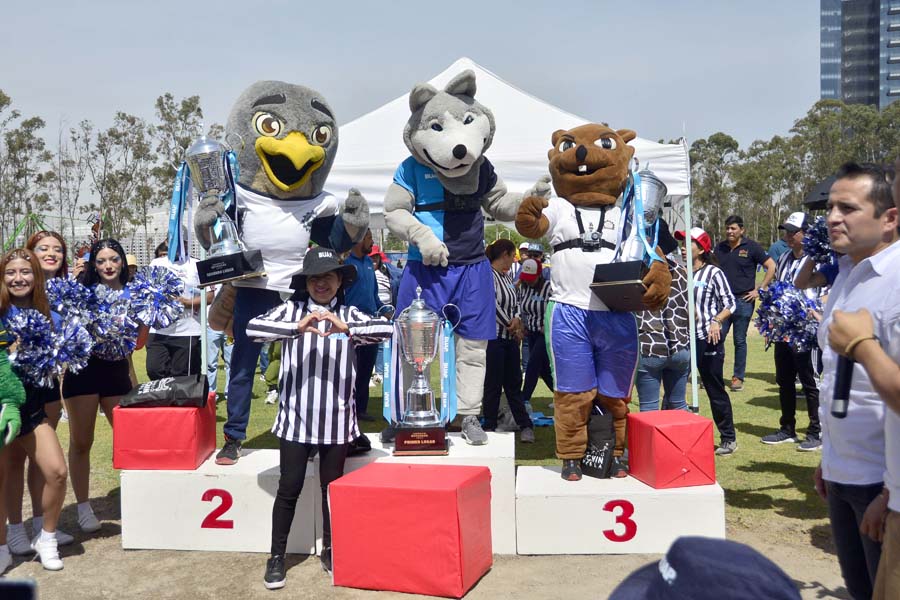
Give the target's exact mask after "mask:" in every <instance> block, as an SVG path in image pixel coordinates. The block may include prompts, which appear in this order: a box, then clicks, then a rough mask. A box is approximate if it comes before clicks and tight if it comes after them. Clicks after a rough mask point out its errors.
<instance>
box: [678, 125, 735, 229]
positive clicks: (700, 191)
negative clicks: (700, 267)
mask: <svg viewBox="0 0 900 600" xmlns="http://www.w3.org/2000/svg"><path fill="white" fill-rule="evenodd" d="M690 159H691V179H692V180H693V181H692V184H691V189H692V190H693V192H692V196H691V197H692V199H693V202H694V205H695V206H696V207H697V209H698V210H697V213H698V216H700V217H701V220H702V221H704V223H703V226H704V227H706V228H707V229H708V230H709V231H710V233H712V235H713V237H716V233H718V232H721V231H722V229H723V224H724V221H725V217H726V216H727V215H728V214H729V212H731V198H732V196H731V193H732V182H731V179H730V177H729V169H730V167H731V165H732V164H733V163H734V161H735V160H737V159H738V143H737V140H735V139H734V138H733V137H731V136H730V135H728V134H725V133H722V132H718V133H714V134H712V135H711V136H709V138H707V139H699V140H696V141H695V142H694V143H693V144H691V149H690ZM704 216H705V218H702V217H704Z"/></svg>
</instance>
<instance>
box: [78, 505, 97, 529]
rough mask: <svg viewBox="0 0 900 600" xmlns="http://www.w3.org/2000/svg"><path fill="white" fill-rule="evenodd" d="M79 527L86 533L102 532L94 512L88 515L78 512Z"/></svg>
mask: <svg viewBox="0 0 900 600" xmlns="http://www.w3.org/2000/svg"><path fill="white" fill-rule="evenodd" d="M78 526H79V527H81V530H82V531H83V532H85V533H94V532H95V531H100V521H98V520H97V516H96V515H95V514H94V511H93V510H91V511H90V512H87V513H82V512H81V511H78Z"/></svg>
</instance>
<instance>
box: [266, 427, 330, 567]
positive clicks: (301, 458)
mask: <svg viewBox="0 0 900 600" xmlns="http://www.w3.org/2000/svg"><path fill="white" fill-rule="evenodd" d="M279 445H280V457H281V479H279V480H278V493H277V494H275V504H274V505H273V506H272V556H275V555H280V556H284V554H285V552H286V550H287V539H288V534H290V532H291V523H292V522H293V520H294V510H295V509H296V508H297V498H299V497H300V492H301V491H303V480H304V479H305V478H306V462H307V461H308V460H309V453H310V452H311V451H312V449H313V448H316V447H317V446H316V444H301V443H300V442H291V441H289V440H279ZM318 449H319V479H321V481H322V525H323V531H322V545H323V547H325V548H329V547H331V516H330V515H329V513H328V484H329V483H331V482H332V481H334V480H335V479H337V478H338V477H340V476H341V475H343V474H344V459H345V458H347V444H329V445H320V446H318Z"/></svg>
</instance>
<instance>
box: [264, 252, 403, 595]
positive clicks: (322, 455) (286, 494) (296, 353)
mask: <svg viewBox="0 0 900 600" xmlns="http://www.w3.org/2000/svg"><path fill="white" fill-rule="evenodd" d="M355 279H356V268H355V267H353V266H352V265H342V264H341V263H340V261H339V260H338V257H337V255H336V254H335V253H334V251H332V250H329V249H327V248H313V249H311V250H310V251H309V252H307V253H306V257H305V258H304V260H303V270H302V271H301V272H300V274H299V275H296V276H294V279H293V281H292V283H291V287H292V288H294V289H295V290H297V292H296V293H295V294H294V296H292V297H291V299H290V300H288V301H287V302H285V303H284V304H282V305H281V306H277V307H275V308H273V309H272V310H270V311H269V312H267V313H266V314H264V315H262V316H260V317H256V318H255V319H253V320H251V321H250V323H249V324H248V325H247V336H248V337H250V338H252V339H254V340H256V341H261V342H266V341H272V340H284V341H283V344H282V349H281V373H280V374H279V381H278V396H279V398H278V400H279V406H278V415H277V417H276V418H275V425H274V426H273V427H272V433H274V434H275V435H276V436H277V437H278V438H279V448H280V459H281V478H280V480H279V482H278V492H277V494H276V495H275V503H274V505H273V506H272V548H271V553H272V555H271V557H270V558H269V560H268V562H267V563H266V574H265V578H264V583H265V586H266V587H267V588H268V589H278V588H281V587H284V582H285V569H284V554H285V551H286V548H287V539H288V534H289V533H290V530H291V522H292V521H293V519H294V509H295V508H296V506H297V498H299V497H300V492H301V491H302V490H303V480H304V477H306V464H307V460H308V459H309V457H310V453H311V451H312V450H313V449H314V448H315V449H317V450H318V453H319V479H320V480H321V482H322V523H323V533H322V555H321V557H320V558H321V561H322V567H323V568H324V569H325V570H326V571H328V572H330V571H331V519H330V515H329V512H328V484H329V483H331V482H332V481H334V480H335V479H337V478H338V477H340V476H341V475H343V474H344V459H345V458H346V456H347V445H348V444H349V442H350V441H351V440H353V439H354V438H356V437H359V435H360V433H359V428H358V425H357V422H356V408H355V407H356V403H355V402H354V399H353V392H354V389H355V383H356V381H355V380H356V361H355V352H354V349H355V348H356V347H357V346H359V345H362V344H374V343H378V342H381V341H383V340H385V339H387V338H389V337H390V336H391V333H392V332H393V330H394V328H393V325H392V324H391V322H390V321H388V320H387V319H384V318H378V317H372V316H369V315H367V314H365V313H363V312H362V311H360V310H359V309H357V308H355V307H352V306H345V305H344V304H343V289H344V288H346V287H347V286H348V285H350V284H352V283H353V281H354V280H355Z"/></svg>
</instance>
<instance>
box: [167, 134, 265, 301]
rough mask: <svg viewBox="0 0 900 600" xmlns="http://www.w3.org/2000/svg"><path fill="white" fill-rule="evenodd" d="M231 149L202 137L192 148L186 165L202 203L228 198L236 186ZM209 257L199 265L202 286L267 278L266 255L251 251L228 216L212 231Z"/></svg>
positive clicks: (187, 156) (221, 218) (224, 216)
mask: <svg viewBox="0 0 900 600" xmlns="http://www.w3.org/2000/svg"><path fill="white" fill-rule="evenodd" d="M227 153H228V149H227V148H226V147H225V146H224V145H223V144H222V143H220V142H218V141H216V140H214V139H212V138H209V137H207V136H205V135H204V136H202V137H201V138H200V139H198V140H197V141H196V142H194V143H193V144H192V145H191V147H190V148H188V150H187V153H186V155H185V158H184V160H185V162H186V163H187V166H188V169H189V170H190V174H191V185H193V187H194V189H195V190H196V191H197V193H199V194H200V199H201V202H202V200H203V199H206V198H209V197H217V198H222V197H224V196H225V195H226V194H227V193H228V192H229V191H231V190H233V188H234V185H233V182H232V181H231V177H230V175H229V173H228V170H227V168H226V164H225V161H226V154H227ZM210 230H211V231H210V240H211V241H212V245H211V246H210V248H209V255H208V257H207V258H206V259H205V260H201V261H200V262H199V263H197V274H198V276H199V279H200V287H206V286H209V285H215V284H218V283H224V282H226V281H233V280H236V279H248V278H251V277H259V276H261V275H264V274H265V272H264V270H263V260H262V253H261V252H260V251H259V250H248V249H247V247H246V246H245V245H244V243H243V242H242V241H241V239H240V237H239V236H238V233H237V227H236V226H235V224H234V221H232V220H231V218H229V216H228V215H227V214H225V213H222V214H221V215H219V219H218V221H217V222H216V225H214V226H213V227H211V228H210Z"/></svg>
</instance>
